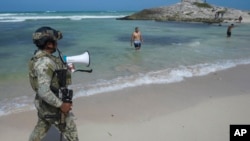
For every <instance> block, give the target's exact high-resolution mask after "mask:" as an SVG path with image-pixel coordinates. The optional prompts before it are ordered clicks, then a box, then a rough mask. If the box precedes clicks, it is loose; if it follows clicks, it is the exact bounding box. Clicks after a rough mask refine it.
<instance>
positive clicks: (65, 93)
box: [45, 48, 92, 141]
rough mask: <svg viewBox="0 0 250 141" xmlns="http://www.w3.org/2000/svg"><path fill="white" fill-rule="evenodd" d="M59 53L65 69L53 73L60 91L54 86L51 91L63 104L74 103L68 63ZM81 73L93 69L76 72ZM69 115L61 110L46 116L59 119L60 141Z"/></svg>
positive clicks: (89, 71)
mask: <svg viewBox="0 0 250 141" xmlns="http://www.w3.org/2000/svg"><path fill="white" fill-rule="evenodd" d="M57 50H58V52H59V57H60V59H61V61H62V62H63V66H62V68H63V69H59V70H55V71H54V73H53V77H54V76H55V75H56V76H57V79H58V82H59V89H57V88H54V87H53V86H50V89H51V90H52V91H53V92H54V93H55V94H56V95H57V97H59V98H60V99H61V100H62V101H63V103H72V99H73V90H72V89H68V88H67V73H68V69H67V63H66V62H64V61H63V59H62V56H61V51H60V50H59V49H58V48H57ZM76 71H79V72H88V73H91V72H92V69H90V70H76ZM66 116H67V115H66V114H65V113H62V112H61V111H60V110H59V112H58V113H57V114H55V115H46V116H45V118H56V119H59V130H60V131H61V133H60V141H62V138H63V132H64V131H65V127H66V122H65V117H66Z"/></svg>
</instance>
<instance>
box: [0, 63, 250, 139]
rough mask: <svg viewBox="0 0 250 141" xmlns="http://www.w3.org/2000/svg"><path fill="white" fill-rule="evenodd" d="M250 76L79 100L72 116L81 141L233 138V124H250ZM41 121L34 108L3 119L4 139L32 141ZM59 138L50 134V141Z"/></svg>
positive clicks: (215, 76) (226, 73)
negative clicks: (32, 134) (230, 127)
mask: <svg viewBox="0 0 250 141" xmlns="http://www.w3.org/2000/svg"><path fill="white" fill-rule="evenodd" d="M249 72H250V65H240V66H237V67H234V68H230V69H227V70H222V71H218V72H214V73H210V74H208V75H206V76H197V77H192V78H185V80H184V81H182V82H177V83H171V84H152V85H144V86H139V87H132V88H126V89H122V90H119V91H113V92H108V93H102V94H97V95H92V96H87V97H82V98H78V99H76V100H74V107H73V113H74V114H75V116H76V124H77V125H78V132H79V139H80V140H93V141H98V140H104V141H108V140H121V141H123V140H124V141H127V140H132V141H138V140H145V141H152V140H159V141H165V140H166V139H167V140H174V141H175V140H176V141H179V140H186V141H193V140H203V141H208V140H209V141H210V140H215V141H221V140H228V139H229V125H230V124H249V123H250V112H247V111H248V109H247V108H248V107H249V106H250V103H249V102H248V99H249V98H250V87H249V85H248V84H249V82H250V76H249ZM239 109H240V110H239ZM36 120H37V117H36V111H35V110H33V111H29V112H22V113H17V114H12V115H8V116H2V117H0V124H1V126H0V139H2V140H12V141H15V140H18V141H26V140H28V137H29V134H30V133H31V131H32V130H33V128H34V126H35V123H36ZM13 135H15V136H13ZM57 137H59V134H58V133H57V131H56V130H50V132H49V133H48V135H47V136H46V141H50V140H51V141H52V140H56V139H55V138H57Z"/></svg>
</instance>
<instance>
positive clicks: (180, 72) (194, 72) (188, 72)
mask: <svg viewBox="0 0 250 141" xmlns="http://www.w3.org/2000/svg"><path fill="white" fill-rule="evenodd" d="M241 64H250V59H247V60H233V61H228V60H226V61H221V62H218V63H214V64H210V63H205V64H197V65H193V66H179V67H177V68H168V69H164V70H158V71H153V72H148V73H146V74H142V73H140V74H137V75H132V76H126V77H118V78H115V79H112V80H98V82H96V83H95V84H89V85H86V86H82V85H81V84H79V85H74V86H71V87H70V88H72V89H74V91H75V93H74V98H78V97H83V96H90V95H95V94H100V93H104V92H111V91H116V90H121V89H124V88H129V87H136V86H141V85H148V84H168V83H176V82H180V81H183V80H184V79H185V78H188V77H194V76H203V75H207V74H209V73H213V72H216V71H220V70H225V69H228V68H232V67H235V66H237V65H241ZM33 109H34V105H33V97H28V96H22V97H17V98H15V99H12V100H10V101H9V100H2V101H1V103H0V116H3V115H9V114H12V113H19V112H23V111H30V110H33Z"/></svg>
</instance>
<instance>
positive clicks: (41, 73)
mask: <svg viewBox="0 0 250 141" xmlns="http://www.w3.org/2000/svg"><path fill="white" fill-rule="evenodd" d="M50 64H53V62H52V61H51V60H50V59H49V58H47V57H42V58H40V59H39V60H38V61H37V62H36V64H35V67H36V73H37V80H38V95H39V97H40V98H41V99H42V100H44V101H45V102H47V103H48V104H50V105H52V106H54V107H58V108H59V107H60V106H61V105H62V103H63V102H62V101H61V100H60V99H59V98H58V97H57V96H56V95H55V94H54V93H53V92H52V91H51V89H50V84H51V79H52V75H53V73H52V72H53V70H54V69H55V68H54V69H53V68H51V66H53V65H50Z"/></svg>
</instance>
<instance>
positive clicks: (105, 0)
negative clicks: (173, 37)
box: [0, 0, 250, 12]
mask: <svg viewBox="0 0 250 141" xmlns="http://www.w3.org/2000/svg"><path fill="white" fill-rule="evenodd" d="M180 1H181V0H1V2H0V12H15V11H140V10H142V9H146V8H153V7H159V6H169V5H173V4H175V3H178V2H180ZM206 2H207V3H210V4H213V5H217V6H223V7H228V8H235V9H240V10H248V11H250V0H206Z"/></svg>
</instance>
